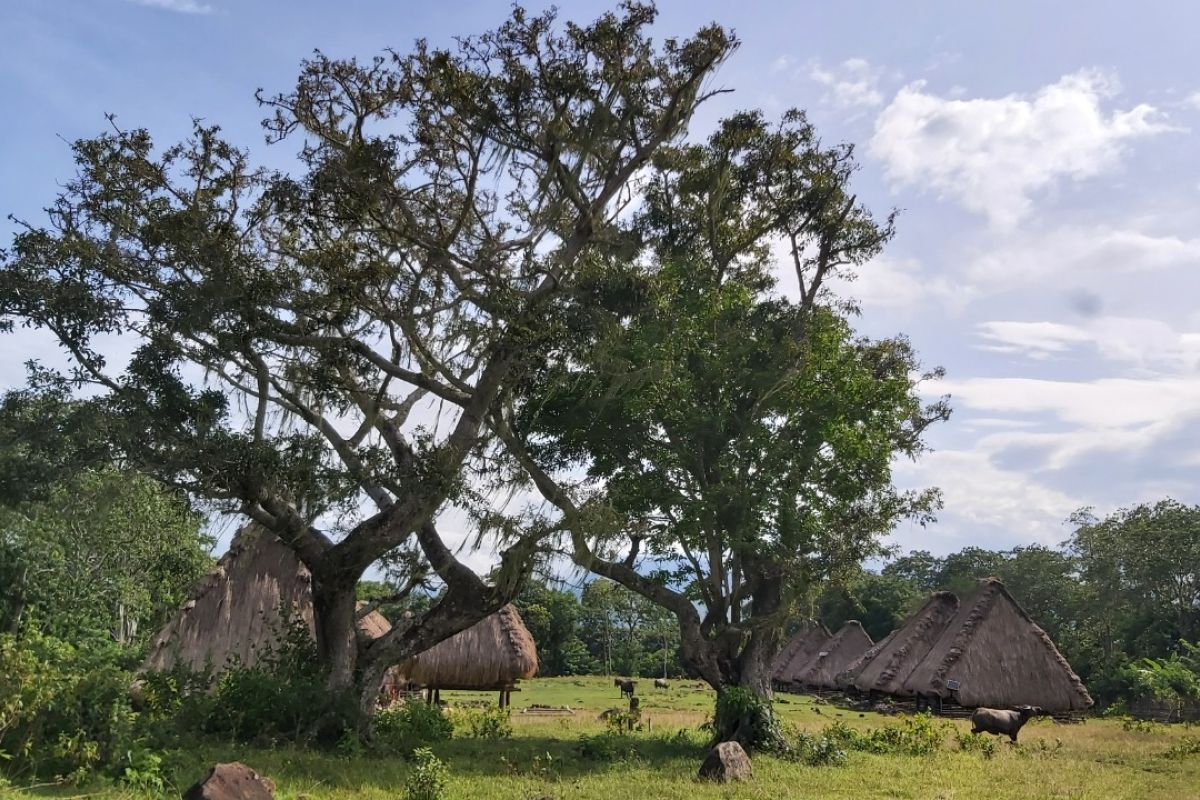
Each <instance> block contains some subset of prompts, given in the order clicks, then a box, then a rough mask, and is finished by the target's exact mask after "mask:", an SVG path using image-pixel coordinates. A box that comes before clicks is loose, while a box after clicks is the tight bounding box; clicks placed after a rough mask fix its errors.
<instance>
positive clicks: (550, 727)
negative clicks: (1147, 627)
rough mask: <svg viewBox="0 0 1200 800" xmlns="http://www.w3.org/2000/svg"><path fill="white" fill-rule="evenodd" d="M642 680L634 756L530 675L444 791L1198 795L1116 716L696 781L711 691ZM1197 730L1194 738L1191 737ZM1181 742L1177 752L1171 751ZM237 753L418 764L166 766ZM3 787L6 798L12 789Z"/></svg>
mask: <svg viewBox="0 0 1200 800" xmlns="http://www.w3.org/2000/svg"><path fill="white" fill-rule="evenodd" d="M652 684H653V681H652V680H650V679H640V680H639V688H638V694H639V696H640V698H641V703H642V708H643V714H644V717H646V718H648V719H649V721H650V730H649V731H645V730H643V731H638V732H634V733H633V734H631V741H630V745H631V749H632V750H635V751H636V754H635V755H632V756H629V757H626V758H621V759H619V760H614V761H605V760H601V759H595V758H586V757H584V756H583V755H581V754H580V749H579V745H580V739H581V737H584V736H593V735H596V734H599V733H602V732H603V731H605V730H606V726H605V725H604V723H602V722H600V721H598V720H597V714H598V713H599V712H600V711H602V710H604V709H606V708H611V707H621V706H623V705H624V703H623V702H622V701H621V699H620V698H619V697H618V690H617V689H616V688H615V687H613V685H612V681H611V680H610V679H605V678H599V677H580V678H542V679H534V680H530V681H526V682H524V683H522V685H521V691H520V692H518V693H515V694H514V695H513V698H512V728H513V733H512V736H511V738H507V739H501V740H486V739H469V738H457V737H456V738H454V739H452V740H450V741H447V742H442V743H440V744H436V745H434V746H433V750H434V752H435V753H436V754H437V755H438V756H439V757H440V758H441V759H442V760H443V761H444V762H445V763H446V764H447V766H448V768H449V774H450V783H449V786H448V787H447V793H446V797H447V798H496V800H534V798H542V797H547V796H549V797H553V798H556V800H567V799H568V798H580V800H584V799H585V798H594V799H595V800H640V798H663V799H664V800H668V799H676V798H677V799H678V800H685V799H686V800H699V798H726V797H737V798H771V800H782V799H783V798H914V799H919V800H926V799H927V798H928V799H931V800H967V799H968V798H986V799H987V800H1006V798H1072V800H1091V799H1093V798H1094V799H1095V800H1102V799H1103V800H1113V799H1114V798H1129V799H1130V800H1135V799H1138V800H1140V799H1141V798H1147V797H1162V798H1178V799H1179V800H1186V799H1187V798H1200V752H1192V753H1190V754H1180V751H1181V750H1183V749H1185V748H1184V747H1181V744H1186V743H1188V742H1195V741H1196V740H1197V739H1200V729H1197V728H1194V727H1193V728H1186V727H1184V726H1181V725H1174V726H1164V725H1147V724H1144V723H1143V724H1141V725H1132V724H1122V722H1121V721H1120V720H1115V719H1088V720H1087V721H1086V722H1084V723H1081V724H1058V723H1055V722H1053V721H1051V720H1049V719H1044V720H1034V721H1033V722H1031V723H1030V724H1029V725H1028V726H1026V727H1025V729H1024V730H1023V731H1022V732H1021V736H1020V745H1019V746H1017V747H1013V746H1011V745H1009V744H1007V743H1006V742H1000V741H999V740H997V742H996V744H997V747H996V749H995V754H994V755H992V756H991V757H985V756H984V755H982V754H981V753H979V752H963V751H961V750H960V749H959V745H958V743H957V738H956V733H957V732H964V733H965V732H966V731H967V730H968V729H969V723H968V722H967V721H966V720H941V719H939V720H937V722H938V723H944V724H945V726H946V729H945V736H944V739H943V744H942V746H941V748H940V749H939V750H938V751H936V752H934V753H933V754H931V755H926V756H900V755H876V754H870V753H864V752H850V753H849V754H848V758H847V761H846V763H845V764H844V765H841V766H805V765H803V764H798V763H794V762H791V761H786V760H782V759H778V758H773V757H771V756H767V755H761V754H760V755H757V756H756V757H755V758H754V778H753V780H752V781H750V782H748V783H744V784H737V785H726V786H722V785H717V784H710V783H704V782H700V781H697V780H696V779H695V774H696V766H697V764H699V762H700V761H701V760H702V758H703V756H704V752H705V744H706V735H705V733H704V732H703V731H701V730H700V729H699V726H700V725H701V724H702V723H703V722H704V719H705V716H706V715H707V713H708V712H709V710H711V708H712V704H713V695H712V692H711V690H709V689H708V688H707V687H705V688H703V689H701V688H698V687H697V684H695V683H693V682H680V681H672V683H671V688H670V689H669V690H667V691H663V690H655V689H653V686H652ZM442 697H443V700H444V701H446V702H448V703H450V704H456V703H465V702H470V701H479V702H490V703H495V694H494V693H491V692H489V693H486V694H483V693H471V692H444V693H443V696H442ZM533 704H538V705H545V706H556V707H557V706H569V707H570V708H571V709H572V710H573V711H574V714H573V715H569V716H548V715H545V716H543V715H534V714H523V713H521V712H522V710H523V709H525V708H527V707H529V706H530V705H533ZM777 709H778V711H779V713H780V715H781V716H782V717H783V719H784V720H785V721H786V722H787V723H789V724H790V725H793V726H795V727H796V728H798V729H801V730H805V731H809V732H812V733H819V732H820V731H821V730H822V729H823V728H825V727H826V726H828V725H829V724H831V723H835V722H843V723H845V724H846V725H849V726H851V727H853V728H856V729H859V730H865V729H869V728H878V727H881V726H885V725H889V724H893V725H894V724H899V723H900V721H901V720H903V719H904V717H903V716H885V715H881V714H874V713H865V714H861V715H860V713H859V712H855V711H850V710H844V709H839V708H837V707H836V706H833V705H830V704H827V703H822V702H820V701H816V700H815V699H814V698H813V697H811V696H807V695H779V702H778V705H777ZM1189 737H1190V738H1189ZM1172 748H1175V752H1174V753H1172V752H1171V751H1172ZM233 760H240V761H243V762H244V763H246V764H248V765H250V766H252V767H253V768H254V769H256V770H258V771H259V772H261V773H263V774H265V775H267V776H269V777H270V778H272V779H273V780H274V781H275V782H276V784H277V787H278V791H277V794H276V796H277V797H278V798H280V799H281V800H293V799H294V800H305V799H306V800H326V798H328V799H329V800H335V799H337V800H341V799H342V798H363V800H375V799H376V798H378V800H384V798H387V800H393V799H394V798H396V797H399V796H400V793H401V790H400V787H403V786H404V783H405V778H406V776H407V773H408V771H409V769H410V766H409V764H408V763H407V762H406V761H405V760H404V759H403V758H401V757H399V756H395V757H387V756H381V755H365V754H351V755H340V754H336V753H318V752H313V751H309V750H301V749H296V748H291V747H287V748H279V749H270V748H252V747H247V746H242V745H232V744H221V743H219V742H209V743H205V744H199V745H198V746H197V747H195V748H194V749H191V750H189V751H187V752H179V753H174V754H172V755H171V756H169V758H168V761H167V763H165V764H164V766H165V767H166V768H167V774H168V775H169V776H170V779H171V782H172V783H173V784H174V786H172V787H171V788H170V790H169V791H168V795H174V796H178V792H179V791H182V790H183V789H185V788H186V787H187V786H188V785H189V784H190V783H191V782H192V781H194V780H196V778H198V777H200V776H201V775H202V774H203V772H204V771H205V769H206V768H207V767H209V766H211V765H212V764H213V763H216V762H221V761H233ZM6 791H7V794H6V793H5V792H6ZM0 795H3V796H5V797H10V796H11V797H75V798H82V797H87V798H89V800H92V799H93V798H94V800H117V798H122V799H124V798H142V797H152V796H153V795H150V794H139V793H137V792H134V791H130V790H129V789H125V788H118V787H113V786H111V784H106V785H102V784H100V783H97V784H96V785H95V786H93V787H88V786H83V787H79V786H73V787H55V786H42V787H37V788H33V789H28V790H21V791H17V790H14V789H9V790H3V789H0Z"/></svg>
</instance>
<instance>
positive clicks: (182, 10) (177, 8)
mask: <svg viewBox="0 0 1200 800" xmlns="http://www.w3.org/2000/svg"><path fill="white" fill-rule="evenodd" d="M127 2H130V3H135V4H137V5H139V6H149V7H150V8H161V9H163V10H164V11H174V12H177V13H179V14H211V13H212V12H213V11H214V9H213V7H212V6H210V5H208V4H207V3H200V2H197V0H127Z"/></svg>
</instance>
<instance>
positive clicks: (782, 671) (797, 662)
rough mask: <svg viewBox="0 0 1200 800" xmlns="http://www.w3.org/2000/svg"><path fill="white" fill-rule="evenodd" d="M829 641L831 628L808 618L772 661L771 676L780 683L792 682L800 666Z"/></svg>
mask: <svg viewBox="0 0 1200 800" xmlns="http://www.w3.org/2000/svg"><path fill="white" fill-rule="evenodd" d="M827 641H829V629H828V628H826V627H825V626H824V625H822V624H821V623H820V622H817V621H816V620H811V619H807V620H805V621H804V622H803V623H801V625H800V630H798V631H796V633H795V634H794V635H793V636H792V638H791V639H788V642H787V644H785V645H784V646H783V649H782V650H780V651H779V654H778V655H776V656H775V659H774V661H772V662H771V676H772V678H773V679H774V680H775V681H776V682H778V683H790V682H791V681H793V680H794V679H795V676H796V674H797V673H798V672H799V670H800V667H803V666H804V665H805V664H807V663H808V662H809V661H810V660H812V657H813V656H815V655H816V654H817V652H818V651H820V649H821V645H823V644H825V642H827Z"/></svg>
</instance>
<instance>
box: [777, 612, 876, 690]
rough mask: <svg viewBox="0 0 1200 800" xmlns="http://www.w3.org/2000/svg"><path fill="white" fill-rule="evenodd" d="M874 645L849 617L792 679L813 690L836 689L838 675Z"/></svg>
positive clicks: (858, 623) (860, 625)
mask: <svg viewBox="0 0 1200 800" xmlns="http://www.w3.org/2000/svg"><path fill="white" fill-rule="evenodd" d="M873 644H875V643H874V642H872V641H871V637H870V636H868V635H867V632H866V631H865V630H863V626H862V624H861V623H860V622H859V621H858V620H856V619H852V620H850V621H849V622H847V623H846V624H845V625H843V626H842V627H841V628H840V629H838V632H837V633H835V634H834V635H833V636H831V637H830V638H829V640H828V641H827V642H825V644H823V645H822V646H821V649H820V650H819V651H818V652H817V654H816V655H815V656H813V657H812V658H811V659H809V661H808V663H807V664H805V665H804V666H802V667H801V668H800V671H799V672H798V673H797V675H796V677H795V678H794V679H793V681H794V682H795V683H798V684H800V685H802V686H808V687H811V688H814V689H836V688H837V676H838V675H839V674H840V673H841V672H842V671H843V670H845V669H846V667H848V666H850V664H851V662H853V661H854V660H855V659H856V658H858V657H859V656H861V655H862V654H863V653H865V652H866V651H868V650H870V649H871V645H873Z"/></svg>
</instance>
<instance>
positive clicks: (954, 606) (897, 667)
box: [854, 592, 958, 695]
mask: <svg viewBox="0 0 1200 800" xmlns="http://www.w3.org/2000/svg"><path fill="white" fill-rule="evenodd" d="M956 613H958V598H957V597H955V596H954V594H953V593H951V592H934V593H933V594H932V595H930V596H929V599H928V600H926V601H925V605H923V606H921V609H920V610H919V611H917V613H915V614H913V615H912V616H911V617H909V618H908V621H906V622H905V623H904V625H902V626H901V627H900V629H899V630H898V631H896V635H895V636H893V637H892V638H891V640H890V641H889V642H887V644H886V646H884V647H881V648H880V650H879V652H878V653H876V654H875V658H873V659H871V661H870V663H868V664H864V665H863V668H862V669H861V670H860V671H859V673H858V677H856V678H855V679H854V686H855V687H856V688H857V689H858V690H859V691H863V692H883V693H884V694H892V695H904V694H905V693H906V692H905V690H904V679H905V678H907V677H908V676H909V673H911V672H912V671H913V669H914V668H915V667H916V666H917V664H919V663H921V659H923V658H925V655H926V654H927V653H928V652H929V650H930V648H932V647H933V645H934V644H935V643H936V642H937V640H938V637H939V636H941V635H942V632H943V631H944V630H946V626H947V625H949V624H950V620H952V619H953V618H954V615H955V614H956Z"/></svg>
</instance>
